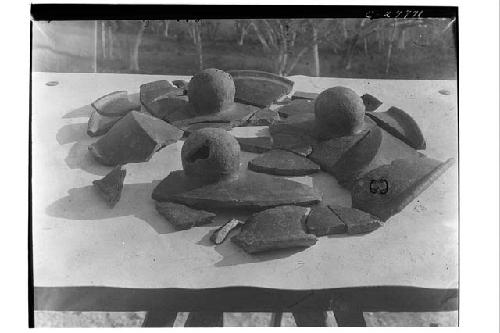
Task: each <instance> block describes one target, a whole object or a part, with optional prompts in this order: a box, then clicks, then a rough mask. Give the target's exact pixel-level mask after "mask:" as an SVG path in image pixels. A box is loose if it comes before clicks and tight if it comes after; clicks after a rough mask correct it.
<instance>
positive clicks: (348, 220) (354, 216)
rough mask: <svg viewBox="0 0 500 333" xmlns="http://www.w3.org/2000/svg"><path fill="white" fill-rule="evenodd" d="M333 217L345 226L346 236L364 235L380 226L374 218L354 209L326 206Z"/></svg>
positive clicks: (379, 222)
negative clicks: (335, 216) (333, 214)
mask: <svg viewBox="0 0 500 333" xmlns="http://www.w3.org/2000/svg"><path fill="white" fill-rule="evenodd" d="M328 208H330V209H331V210H332V212H333V213H335V215H337V217H338V218H339V219H340V220H341V221H342V223H344V224H345V225H346V231H347V233H348V234H351V235H355V234H365V233H369V232H372V231H374V230H376V229H378V228H380V227H381V226H382V222H381V221H380V220H379V219H378V218H377V217H375V216H373V215H370V214H368V213H366V212H364V211H361V210H359V209H356V208H348V207H342V206H338V205H328Z"/></svg>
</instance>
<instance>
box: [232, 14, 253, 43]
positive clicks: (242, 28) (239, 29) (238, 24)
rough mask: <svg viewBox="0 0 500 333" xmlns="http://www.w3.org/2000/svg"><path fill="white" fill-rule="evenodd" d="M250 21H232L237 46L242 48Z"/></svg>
mask: <svg viewBox="0 0 500 333" xmlns="http://www.w3.org/2000/svg"><path fill="white" fill-rule="evenodd" d="M251 23H252V21H251V20H234V29H235V31H236V35H237V36H239V38H238V45H239V46H243V43H244V42H245V37H246V35H247V34H248V30H249V28H250V25H251Z"/></svg>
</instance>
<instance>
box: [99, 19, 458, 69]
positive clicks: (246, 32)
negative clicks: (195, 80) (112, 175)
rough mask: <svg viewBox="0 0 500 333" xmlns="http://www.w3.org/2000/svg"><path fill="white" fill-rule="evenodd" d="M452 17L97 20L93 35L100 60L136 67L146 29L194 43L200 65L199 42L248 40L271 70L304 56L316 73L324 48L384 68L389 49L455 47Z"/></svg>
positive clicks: (345, 61) (346, 65)
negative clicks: (373, 60)
mask: <svg viewBox="0 0 500 333" xmlns="http://www.w3.org/2000/svg"><path fill="white" fill-rule="evenodd" d="M454 23H455V19H439V18H425V19H420V18H419V19H409V18H408V19H394V18H387V19H373V20H371V19H249V20H200V21H169V20H161V21H159V20H153V21H147V20H146V21H130V20H126V21H123V20H122V21H100V22H98V29H99V31H98V32H97V35H98V37H99V41H100V51H99V52H100V55H101V57H102V58H103V59H114V58H116V57H118V56H120V57H123V50H126V51H125V57H126V61H127V63H128V65H129V66H128V67H129V68H128V69H129V70H130V71H131V72H139V71H140V68H139V55H140V48H141V44H142V40H143V36H144V34H145V33H147V34H154V35H156V36H157V37H158V38H159V40H162V39H173V40H177V41H178V42H179V43H185V42H189V43H192V44H193V45H194V46H195V49H196V54H197V66H198V68H199V69H203V68H204V61H203V50H204V46H206V45H210V44H213V43H217V42H220V41H224V42H230V43H235V45H238V46H243V45H244V44H245V43H252V44H254V45H255V46H256V47H258V48H260V49H261V51H262V54H263V56H265V57H266V58H268V59H272V60H273V68H274V72H275V73H278V74H280V75H283V76H286V75H288V74H290V73H291V72H292V71H293V69H294V68H295V66H296V65H297V64H298V63H299V61H301V60H302V59H304V58H305V57H309V59H310V61H309V63H310V64H311V66H312V67H313V68H312V71H311V72H312V73H314V75H316V76H320V75H321V68H320V61H319V54H320V52H321V50H325V49H328V50H329V52H333V53H334V54H336V55H339V56H340V59H341V61H340V63H339V66H341V67H342V68H343V69H345V70H349V69H350V68H351V66H352V59H353V56H354V55H355V54H359V53H364V54H365V55H369V54H370V53H372V52H378V53H383V54H384V57H385V66H384V67H385V68H384V70H385V73H389V71H390V69H391V58H392V56H393V54H394V52H397V51H398V50H404V49H405V48H408V47H434V48H454V38H453V25H454Z"/></svg>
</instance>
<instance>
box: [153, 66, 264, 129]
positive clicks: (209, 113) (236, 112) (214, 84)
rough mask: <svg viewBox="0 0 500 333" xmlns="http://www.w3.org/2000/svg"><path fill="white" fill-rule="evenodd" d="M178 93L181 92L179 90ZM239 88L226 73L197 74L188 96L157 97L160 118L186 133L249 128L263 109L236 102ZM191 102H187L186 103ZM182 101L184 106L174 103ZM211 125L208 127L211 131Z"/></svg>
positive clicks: (190, 85) (192, 80) (204, 72)
mask: <svg viewBox="0 0 500 333" xmlns="http://www.w3.org/2000/svg"><path fill="white" fill-rule="evenodd" d="M176 89H177V88H176ZM234 95H235V85H234V82H233V79H232V77H231V76H230V75H229V74H228V73H225V72H224V71H221V70H218V69H214V68H208V69H205V70H203V71H201V72H198V73H196V74H195V75H194V76H193V77H192V78H191V80H190V81H189V84H188V86H187V96H181V97H175V96H168V95H167V96H166V98H165V100H164V101H162V99H161V98H160V97H161V96H158V97H157V104H158V105H159V106H158V109H157V110H156V111H155V112H156V113H157V114H158V115H159V117H160V118H161V119H163V120H165V121H168V122H170V123H172V124H174V125H175V126H177V127H179V128H181V129H183V130H185V129H187V128H188V127H190V126H191V125H193V124H199V125H197V126H198V127H199V128H200V127H202V126H203V124H210V123H227V124H228V125H229V126H231V127H234V126H241V125H245V124H246V123H247V121H248V120H249V119H250V117H251V116H252V115H253V114H254V113H256V112H257V111H258V110H259V108H257V107H255V106H251V105H244V104H241V103H236V102H235V101H234ZM186 98H187V99H186ZM176 99H182V102H179V101H176V102H174V101H172V100H176ZM209 126H210V125H207V127H209Z"/></svg>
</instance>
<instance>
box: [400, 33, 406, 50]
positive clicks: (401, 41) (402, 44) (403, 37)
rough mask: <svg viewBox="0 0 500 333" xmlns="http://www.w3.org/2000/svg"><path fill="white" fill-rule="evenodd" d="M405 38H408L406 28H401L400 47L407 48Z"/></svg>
mask: <svg viewBox="0 0 500 333" xmlns="http://www.w3.org/2000/svg"><path fill="white" fill-rule="evenodd" d="M405 39H406V29H402V30H401V35H400V36H399V43H398V49H400V50H404V49H405Z"/></svg>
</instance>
